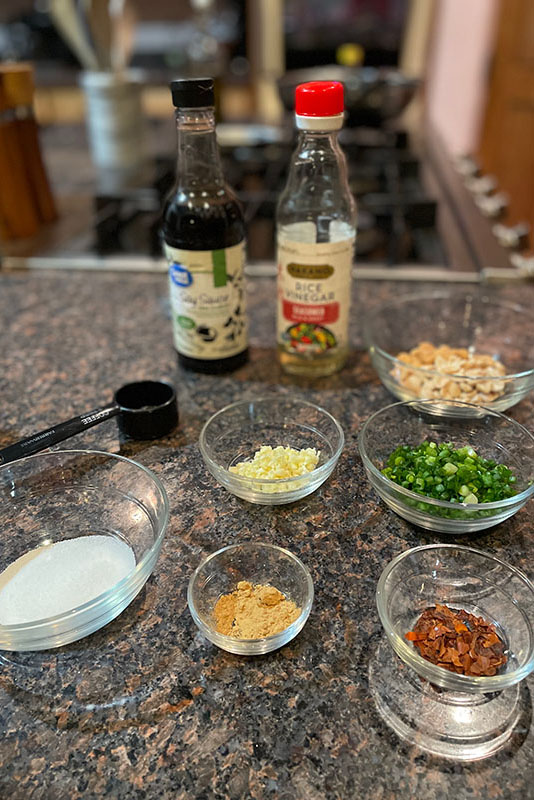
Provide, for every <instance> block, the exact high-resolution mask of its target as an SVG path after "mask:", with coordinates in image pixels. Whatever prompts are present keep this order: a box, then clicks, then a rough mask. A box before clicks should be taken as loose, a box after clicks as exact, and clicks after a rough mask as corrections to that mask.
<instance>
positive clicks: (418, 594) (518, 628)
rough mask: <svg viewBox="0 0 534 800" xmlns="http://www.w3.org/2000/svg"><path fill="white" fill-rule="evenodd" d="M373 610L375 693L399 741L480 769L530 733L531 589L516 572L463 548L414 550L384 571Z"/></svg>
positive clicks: (533, 647) (533, 617)
mask: <svg viewBox="0 0 534 800" xmlns="http://www.w3.org/2000/svg"><path fill="white" fill-rule="evenodd" d="M376 602H377V607H378V613H379V616H380V620H381V622H382V626H383V628H384V631H385V634H386V635H385V637H383V638H382V640H381V641H380V642H379V644H378V647H377V649H376V651H375V652H373V653H372V654H371V657H370V662H369V689H370V692H371V695H372V697H373V699H374V701H375V705H376V707H377V710H378V711H379V713H380V715H381V716H382V718H383V719H384V721H385V722H386V723H387V724H388V725H389V726H390V727H391V728H393V730H394V731H395V732H396V733H397V734H398V735H399V736H400V737H401V738H403V739H405V740H407V741H409V742H410V743H411V744H415V745H418V746H419V747H421V748H422V749H424V750H427V751H429V752H431V753H434V754H437V755H440V756H445V757H450V758H455V759H460V760H474V759H478V758H485V757H486V756H489V755H492V754H493V753H495V752H496V751H497V750H499V749H500V748H501V747H503V746H504V744H505V743H506V741H507V740H508V739H509V738H510V736H511V735H512V733H513V732H514V731H515V730H518V729H519V728H520V727H521V726H523V727H525V724H526V723H525V722H524V718H523V717H524V715H526V714H527V711H526V706H527V704H526V701H525V697H524V694H525V693H524V692H522V691H520V682H521V681H522V680H523V679H524V678H526V677H527V675H528V674H529V673H530V672H531V671H532V670H533V669H534V629H533V622H534V584H533V583H532V582H531V581H530V580H529V578H528V577H527V576H526V575H525V574H524V573H523V572H522V571H521V570H520V569H517V568H516V567H514V566H512V565H510V564H506V563H505V562H504V561H501V559H499V558H497V557H495V556H493V555H491V554H489V553H484V552H482V551H480V550H475V549H473V548H470V547H464V546H461V545H454V544H438V545H425V546H422V547H415V548H413V549H411V550H407V551H406V552H404V553H401V554H400V555H399V556H397V557H396V558H394V559H393V560H392V561H391V562H390V563H389V564H388V565H387V566H386V567H385V569H384V570H383V572H382V574H381V576H380V579H379V581H378V586H377V591H376Z"/></svg>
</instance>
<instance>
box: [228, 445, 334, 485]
mask: <svg viewBox="0 0 534 800" xmlns="http://www.w3.org/2000/svg"><path fill="white" fill-rule="evenodd" d="M320 454H321V451H320V450H316V449H315V448H314V447H305V448H304V449H303V450H295V448H294V447H282V446H281V445H279V446H278V447H271V446H270V445H263V446H262V447H260V449H259V450H257V451H256V453H255V454H254V458H253V459H252V461H240V462H239V463H238V464H236V465H235V466H233V467H230V468H229V469H230V472H234V473H235V474H236V475H241V476H242V477H244V478H269V479H271V480H273V479H278V478H282V479H283V478H295V477H296V476H297V475H305V474H306V473H307V472H311V471H312V470H314V469H315V467H316V466H317V462H318V461H319V456H320Z"/></svg>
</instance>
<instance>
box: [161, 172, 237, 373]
mask: <svg viewBox="0 0 534 800" xmlns="http://www.w3.org/2000/svg"><path fill="white" fill-rule="evenodd" d="M204 189H205V187H204ZM206 201H207V202H208V204H209V207H208V208H206V207H205V206H204V204H205V203H206ZM191 206H192V207H191ZM162 233H163V238H164V239H165V241H166V242H167V244H169V245H170V246H171V247H176V248H178V249H180V250H222V249H223V248H226V247H233V246H234V245H236V244H239V243H240V242H242V241H243V239H244V238H245V221H244V219H243V214H242V211H241V208H240V206H239V203H238V202H237V200H236V198H235V197H234V196H233V195H232V193H231V192H230V191H228V189H224V190H221V189H219V188H218V187H217V192H216V194H215V195H214V196H213V195H212V196H211V197H208V198H206V197H205V196H204V197H203V198H202V200H200V198H194V197H191V193H190V192H188V197H187V202H186V199H185V196H184V195H183V193H182V192H178V193H175V194H174V195H173V196H171V197H170V198H169V199H168V201H167V204H166V206H165V209H164V212H163V227H162ZM247 359H248V348H245V349H244V350H242V351H241V352H240V353H236V354H235V355H233V356H229V357H228V358H215V359H203V358H193V357H191V356H186V355H183V354H182V353H178V361H179V363H180V364H181V365H182V366H183V367H185V368H186V369H191V370H194V371H195V372H206V373H211V374H214V373H220V372H230V371H231V370H234V369H237V368H238V367H240V366H242V364H245V363H246V361H247Z"/></svg>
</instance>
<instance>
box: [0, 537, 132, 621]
mask: <svg viewBox="0 0 534 800" xmlns="http://www.w3.org/2000/svg"><path fill="white" fill-rule="evenodd" d="M134 567H135V556H134V553H133V550H132V548H131V547H130V546H129V545H127V544H126V543H125V542H123V541H121V540H120V539H115V538H114V537H113V536H101V535H98V536H78V537H76V538H75V539H65V540H63V541H61V542H56V543H55V544H51V545H47V546H43V547H38V548H36V549H35V550H30V551H28V552H27V553H25V554H24V555H23V556H21V557H20V558H18V559H17V560H16V561H13V563H12V564H10V565H9V567H8V568H7V569H5V570H4V571H3V572H2V574H1V575H0V624H2V625H12V624H15V623H21V622H33V621H35V620H38V619H44V618H45V617H52V616H54V615H55V614H63V613H65V612H66V611H70V610H71V609H73V608H75V607H76V606H79V605H81V604H82V603H87V602H88V601H89V600H93V599H94V598H95V597H97V596H98V595H99V594H102V592H105V591H106V590H107V589H111V587H112V586H114V585H115V584H116V583H117V582H118V581H120V580H121V579H122V578H124V577H126V575H128V573H130V572H131V571H132V570H133V569H134Z"/></svg>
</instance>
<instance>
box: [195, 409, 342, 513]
mask: <svg viewBox="0 0 534 800" xmlns="http://www.w3.org/2000/svg"><path fill="white" fill-rule="evenodd" d="M344 441H345V437H344V435H343V430H342V428H341V426H340V424H339V423H338V422H337V420H335V419H334V417H333V416H332V415H331V414H329V413H328V411H325V410H324V408H320V407H319V406H316V405H314V404H313V403H308V402H306V401H305V400H295V399H293V398H291V397H287V396H285V395H278V396H273V397H262V398H259V399H256V400H240V401H238V402H237V403H232V404H231V405H228V406H226V407H225V408H222V409H221V410H220V411H218V412H217V413H216V414H214V415H213V416H212V417H210V419H209V420H208V421H207V422H206V424H205V425H204V427H203V428H202V431H201V434H200V452H201V453H202V456H203V458H204V461H205V463H206V466H207V468H208V470H209V471H210V472H211V474H212V475H213V477H214V478H216V479H217V480H218V481H219V483H221V484H222V485H223V486H224V487H225V488H226V489H228V491H229V492H232V494H235V495H237V497H241V498H242V499H243V500H248V501H249V502H250V503H260V504H262V505H282V504H283V503H293V502H295V500H300V499H301V498H302V497H306V495H308V494H311V493H312V492H314V491H315V490H316V489H318V488H319V486H321V484H322V483H324V481H325V480H326V479H327V478H328V477H329V476H330V474H331V473H332V471H333V469H334V467H335V466H336V463H337V460H338V458H339V456H340V453H341V451H342V449H343V444H344ZM262 445H270V446H271V447H276V446H278V445H282V446H284V447H293V448H295V449H297V450H300V449H303V448H306V447H314V448H315V449H316V450H320V456H319V463H318V465H317V467H316V468H315V469H314V470H312V471H311V472H307V473H305V474H304V475H298V476H297V477H294V478H283V479H268V478H245V477H243V476H241V475H236V474H235V473H233V472H230V471H229V469H228V468H229V467H231V466H233V465H235V464H237V463H238V462H240V461H248V460H252V458H253V457H254V453H255V452H257V450H259V448H260V447H261V446H262Z"/></svg>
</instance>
